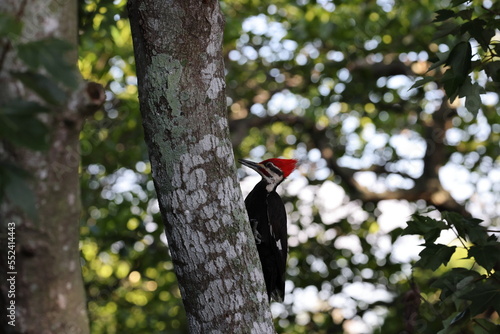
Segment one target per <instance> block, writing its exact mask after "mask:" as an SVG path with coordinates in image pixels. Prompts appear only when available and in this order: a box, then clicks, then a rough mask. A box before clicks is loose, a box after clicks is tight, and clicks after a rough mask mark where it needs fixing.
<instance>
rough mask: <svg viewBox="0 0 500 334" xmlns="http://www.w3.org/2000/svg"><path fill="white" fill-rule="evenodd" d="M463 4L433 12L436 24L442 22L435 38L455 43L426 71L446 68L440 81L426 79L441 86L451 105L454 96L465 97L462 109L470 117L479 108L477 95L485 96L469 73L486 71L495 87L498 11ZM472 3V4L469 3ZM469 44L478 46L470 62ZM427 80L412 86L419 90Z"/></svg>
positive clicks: (459, 3)
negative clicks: (447, 39)
mask: <svg viewBox="0 0 500 334" xmlns="http://www.w3.org/2000/svg"><path fill="white" fill-rule="evenodd" d="M464 3H466V1H452V3H451V4H450V8H449V9H441V10H438V11H436V14H437V15H436V18H435V20H434V21H435V22H441V23H442V24H441V26H440V28H439V30H438V32H437V34H436V37H437V39H443V38H446V37H452V40H451V43H452V44H455V45H454V46H453V48H452V49H451V51H449V52H446V53H443V54H441V55H438V57H439V60H437V61H436V62H434V64H433V65H432V66H431V67H430V68H429V71H431V70H435V69H437V68H438V67H439V66H441V65H444V66H448V69H447V70H446V71H445V73H444V75H443V76H442V77H440V78H435V77H428V78H429V79H431V80H436V81H437V82H439V83H441V84H442V85H443V88H444V90H445V92H446V95H447V96H448V98H449V99H450V101H451V102H453V101H454V100H455V99H456V98H457V97H464V98H466V102H465V107H466V108H467V110H469V111H470V112H471V113H473V114H477V112H478V111H479V109H480V107H481V98H480V95H481V94H483V93H485V90H484V88H483V87H481V86H480V85H479V84H478V83H477V82H473V81H472V80H473V79H472V78H471V75H470V74H471V73H473V72H477V71H479V70H485V71H486V73H487V74H488V75H489V77H490V78H492V81H493V84H494V86H496V87H498V84H499V83H500V81H499V80H498V79H499V77H498V64H499V62H498V59H499V58H498V57H499V55H500V54H499V53H498V51H499V50H498V45H499V44H498V41H495V40H494V39H493V37H494V36H495V30H498V29H499V27H500V25H499V24H498V22H497V20H496V19H495V17H496V16H497V15H498V13H497V12H496V10H497V8H489V9H488V8H485V7H484V6H483V7H478V6H477V7H476V6H472V5H464ZM468 3H469V4H472V2H468ZM471 42H473V43H474V44H476V43H477V44H478V45H477V46H475V47H474V51H475V54H474V57H476V58H478V59H479V60H476V61H474V62H473V61H472V53H473V52H472V46H471ZM425 83H426V81H418V82H417V83H416V84H415V85H414V87H420V86H421V85H423V84H425Z"/></svg>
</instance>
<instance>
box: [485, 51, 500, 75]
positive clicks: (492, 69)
mask: <svg viewBox="0 0 500 334" xmlns="http://www.w3.org/2000/svg"><path fill="white" fill-rule="evenodd" d="M497 45H499V46H500V44H497ZM495 48H496V47H495ZM499 48H500V47H499ZM498 52H499V53H500V50H498ZM485 71H486V74H488V75H489V76H490V77H491V79H492V80H493V81H494V82H497V83H498V82H500V61H492V62H489V63H487V64H486V66H485Z"/></svg>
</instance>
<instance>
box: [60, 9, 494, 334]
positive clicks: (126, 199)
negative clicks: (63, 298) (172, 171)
mask: <svg viewBox="0 0 500 334" xmlns="http://www.w3.org/2000/svg"><path fill="white" fill-rule="evenodd" d="M462 3H465V2H461V3H460V4H459V3H458V2H453V3H452V4H453V5H457V6H458V5H460V6H463V7H464V8H465V7H467V8H474V12H473V13H472V14H471V19H472V20H473V19H475V18H478V17H476V15H480V14H477V13H484V9H482V8H477V9H476V7H477V6H476V5H475V4H473V3H465V4H463V5H462ZM79 4H80V9H79V12H80V23H79V24H80V27H79V28H80V29H79V31H80V45H79V69H80V71H81V73H82V75H83V76H84V78H85V79H89V80H93V81H98V82H100V83H102V84H103V85H105V86H106V88H107V97H108V99H107V102H106V104H105V108H104V110H103V111H100V112H97V113H96V114H95V115H94V116H93V119H91V120H90V121H89V122H88V123H87V124H86V125H85V127H84V129H83V132H82V134H81V151H82V168H81V182H82V196H83V206H84V208H85V210H84V212H83V214H82V224H81V235H82V241H81V251H82V259H83V260H82V262H83V273H84V279H85V284H86V289H87V292H88V296H89V303H88V305H89V312H90V318H91V326H92V332H93V333H116V332H118V333H143V332H167V333H185V332H187V329H186V322H185V315H184V313H183V308H182V301H181V300H180V297H179V291H178V287H177V284H176V281H175V275H174V272H173V264H172V263H171V261H170V259H169V257H168V245H167V242H166V240H165V239H164V237H163V234H162V233H161V231H162V227H161V221H160V218H159V214H158V209H157V205H156V199H155V194H154V189H153V188H154V187H153V182H152V180H151V172H150V166H149V162H148V158H147V154H146V152H147V151H146V147H145V145H144V143H143V142H142V140H141V139H140V138H142V136H143V134H142V129H141V125H140V114H139V106H138V102H137V97H136V94H137V88H136V84H137V82H136V78H135V67H134V60H133V52H132V45H131V39H130V29H129V26H128V22H127V17H126V16H127V14H126V11H125V10H124V6H125V1H115V2H106V1H82V2H80V3H79ZM221 6H222V8H223V11H224V15H225V16H226V29H225V34H224V50H225V51H224V52H225V57H226V59H225V63H226V67H227V80H226V81H227V94H228V116H229V119H230V125H231V131H232V135H233V137H232V140H233V143H234V148H235V155H236V158H240V157H241V158H243V157H250V158H251V159H254V160H262V159H264V158H270V157H275V156H285V157H292V156H294V157H296V158H299V159H301V160H302V161H304V163H303V165H302V166H301V167H300V171H299V173H296V174H295V175H292V177H291V178H290V180H289V181H287V182H285V183H284V184H283V188H282V195H283V198H284V199H285V202H286V207H287V213H288V215H289V222H290V224H289V235H290V239H289V243H290V257H289V263H288V273H287V275H288V276H287V277H288V281H287V289H286V290H287V291H286V292H287V295H286V297H285V303H284V304H273V305H271V308H272V311H273V315H274V317H275V324H276V329H277V331H278V332H279V333H331V332H334V333H341V332H347V331H348V330H349V328H351V332H353V331H354V332H355V329H356V328H357V329H359V328H360V327H359V326H361V329H359V331H360V332H366V333H369V332H375V333H401V332H403V331H405V330H406V329H407V328H406V325H407V324H410V323H411V319H412V314H414V313H412V312H411V311H412V310H414V309H417V310H418V314H417V315H418V316H420V318H419V319H425V320H426V321H425V322H418V321H417V323H416V324H415V326H414V328H415V329H417V330H419V329H421V331H417V332H419V333H420V332H421V333H437V332H438V331H440V330H442V329H443V322H446V323H448V324H449V323H451V322H453V323H454V325H449V326H448V325H447V326H448V327H450V328H452V329H450V330H454V327H456V326H457V325H458V324H462V322H465V323H468V324H470V325H471V326H473V327H474V330H475V331H476V332H477V333H480V330H483V329H484V331H486V330H491V328H495V324H493V323H491V321H489V320H487V319H479V318H478V317H474V318H473V319H472V320H470V319H471V313H472V312H471V311H468V312H469V313H467V312H465V311H464V310H466V309H467V307H466V306H465V305H470V304H471V303H472V301H471V300H468V299H466V298H458V297H457V296H458V295H459V293H460V290H462V289H463V286H467V284H469V282H471V281H474V282H480V281H482V280H485V278H483V276H482V275H486V273H483V272H477V271H475V270H468V269H463V270H462V269H460V268H456V269H451V270H448V271H446V270H445V268H449V267H452V266H454V265H455V263H456V261H458V260H457V259H456V257H457V256H459V257H462V258H467V257H468V256H469V254H468V251H467V250H464V249H465V248H463V246H462V247H461V245H455V244H453V245H449V244H444V243H441V244H440V245H439V243H438V244H436V242H438V240H439V239H438V238H439V236H440V234H441V231H442V230H447V231H451V230H452V229H451V228H450V225H449V223H448V220H447V219H444V220H434V219H432V218H428V217H423V216H414V217H413V223H412V224H410V225H411V227H410V230H408V229H407V230H405V231H406V232H405V235H403V236H401V232H402V229H401V228H402V227H404V226H405V224H404V222H405V221H406V220H407V217H408V216H409V215H410V214H411V213H412V212H414V211H416V210H423V209H424V208H425V207H427V206H430V205H435V206H437V205H444V204H443V203H448V202H447V200H449V201H450V202H453V201H452V200H453V198H451V199H450V198H445V199H444V200H443V194H445V193H446V191H444V190H443V188H442V187H441V188H439V187H438V189H437V190H436V188H435V186H434V185H435V184H436V182H437V183H438V184H439V182H440V180H444V177H443V176H449V175H450V174H459V172H460V174H459V175H460V178H458V177H457V179H456V180H455V179H454V180H453V181H454V182H451V183H454V184H452V185H451V186H450V183H447V187H450V189H452V190H450V192H453V195H454V196H456V198H457V201H458V202H459V203H458V204H457V205H456V206H454V207H455V209H456V210H460V209H461V208H462V209H463V208H464V207H465V206H466V205H472V206H473V205H474V201H475V199H477V198H478V197H483V198H486V199H488V198H490V199H491V198H496V197H498V196H497V195H498V192H499V191H500V189H498V187H495V186H494V185H493V184H494V182H495V181H494V180H496V179H495V175H496V174H495V170H496V168H497V164H498V161H497V157H498V156H499V153H500V150H499V147H498V145H497V144H498V142H499V140H500V134H499V133H500V128H499V125H498V124H500V123H499V122H500V118H499V116H498V111H497V106H496V105H495V104H491V103H489V104H485V103H483V101H482V100H481V99H480V93H482V92H483V90H482V89H483V88H484V89H485V91H488V92H495V89H494V87H495V86H494V85H493V82H490V81H486V83H484V81H475V80H476V79H475V78H476V77H480V74H478V72H477V70H478V69H481V67H478V62H477V61H476V60H475V59H473V58H472V57H475V54H476V43H475V42H474V41H473V40H470V39H468V38H467V37H468V36H469V33H468V32H466V33H465V34H466V38H464V40H461V39H455V38H458V37H457V36H459V35H458V33H457V32H453V33H450V32H449V31H447V30H445V28H446V27H445V26H444V25H445V24H446V25H448V27H449V28H450V26H449V23H451V24H453V22H454V21H456V20H466V19H467V17H466V18H465V19H464V18H462V17H460V16H453V15H454V14H451V13H448V14H446V13H441V14H438V16H439V15H441V16H443V15H450V16H449V17H448V18H447V19H444V17H443V19H444V20H445V21H441V22H442V24H443V27H442V29H440V30H439V31H438V33H437V34H435V33H436V29H435V25H432V24H431V22H432V20H433V19H434V17H436V14H435V11H437V10H440V9H442V2H441V1H426V2H418V1H407V2H400V3H397V4H396V3H393V2H391V1H369V2H367V1H361V0H355V1H348V2H347V1H307V0H298V1H290V0H277V1H272V2H271V1H263V0H252V1H243V0H225V1H222V2H221ZM493 6H496V4H494V5H493ZM449 10H450V11H453V12H454V13H455V12H457V9H456V8H455V7H451V9H449ZM489 10H491V11H497V9H496V8H495V7H491V8H490V9H489ZM476 12H477V13H476ZM481 15H482V14H481ZM481 19H483V20H484V21H485V22H487V23H488V24H493V23H492V22H491V21H489V19H488V18H487V17H486V16H485V17H481ZM463 23H465V21H463V22H462V21H460V24H463ZM479 23H481V22H479ZM438 24H441V23H439V22H438ZM475 24H478V23H477V22H476V23H475ZM450 31H451V30H450ZM439 34H441V37H439ZM433 35H436V37H438V38H439V39H434V40H433V39H432V36H433ZM462 42H463V43H462ZM459 43H462V44H460V46H457V45H459ZM464 43H468V44H469V45H470V48H471V61H470V65H468V64H469V62H468V61H467V59H466V58H465V56H466V55H467V54H468V46H467V44H464ZM455 47H456V49H455V51H454V55H453V57H451V59H450V57H449V55H450V54H451V50H453V49H454V48H455ZM481 52H484V51H482V49H481ZM434 58H435V59H436V62H434V64H432V63H431V62H430V59H434ZM496 63H497V61H494V59H491V61H488V62H486V63H483V65H484V67H485V68H486V67H488V68H489V69H488V71H487V73H488V75H489V76H491V77H492V78H493V77H494V76H495V75H496V77H500V71H498V69H499V68H497V67H496V65H495V64H496ZM445 64H447V65H445ZM460 64H465V65H467V66H470V68H469V69H468V72H467V73H465V72H464V71H463V70H462V69H461V68H460ZM444 66H446V67H447V68H444ZM429 68H431V69H430V70H429ZM452 68H453V71H452V70H451V69H452ZM428 70H429V72H427V71H428ZM447 70H448V71H451V72H450V73H449V74H448V76H450V78H451V79H450V81H449V82H448V84H450V85H452V86H453V85H455V90H451V88H450V89H449V91H450V94H451V93H455V94H458V95H457V97H460V96H464V95H466V96H467V98H466V102H465V103H466V104H467V103H473V102H474V101H475V102H476V103H478V105H479V107H480V109H479V110H480V111H481V112H477V113H472V111H473V110H474V109H473V108H472V109H471V110H468V109H470V107H469V106H468V105H467V106H466V107H464V106H460V105H458V101H455V102H454V104H453V106H450V105H449V104H448V103H446V101H445V100H446V99H444V98H443V96H444V94H445V93H446V92H447V91H444V90H443V88H442V87H441V86H442V85H443V83H441V81H440V80H441V79H442V78H443V77H444V73H446V72H445V71H447ZM426 72H427V75H429V76H431V77H425V75H426ZM471 73H472V74H471ZM416 77H417V78H421V80H423V81H420V83H421V84H422V85H416V84H415V85H414V87H413V88H412V89H410V87H411V85H412V84H413V83H414V81H415V78H416ZM51 79H53V78H51ZM459 79H460V80H463V81H459ZM436 82H437V83H436ZM471 92H472V93H471ZM471 96H472V97H471ZM403 144H406V145H403ZM449 166H452V167H454V168H455V169H454V170H453V172H449V170H448V172H442V173H441V170H443V171H444V168H445V167H449ZM457 170H458V172H457ZM438 171H439V174H440V175H437V174H438ZM240 172H241V171H240ZM241 173H243V172H241ZM241 175H242V176H243V174H241ZM354 175H356V176H355V177H354ZM464 175H465V176H464ZM366 179H368V180H369V181H368V182H363V180H366ZM245 180H246V179H243V183H246V181H245ZM463 180H466V181H463ZM443 184H444V182H443ZM457 184H458V185H462V188H459V190H454V189H453V186H454V185H457ZM484 184H486V185H488V184H489V187H487V186H484ZM252 185H253V184H252ZM480 185H482V186H481V187H480ZM468 187H470V188H472V189H473V191H472V193H473V194H477V196H472V195H471V194H468V195H463V194H464V193H467V192H465V191H464V190H463V189H464V188H465V189H469V188H468ZM480 189H487V190H485V191H484V192H482V193H481V192H480ZM429 194H430V195H429ZM410 195H411V196H410ZM483 195H484V196H483ZM472 197H474V198H475V199H472V200H471V198H472ZM435 198H438V199H440V200H439V201H437V200H436V201H434V199H435ZM455 203H456V202H455ZM495 203H497V202H495V201H494V200H493V204H491V203H490V204H487V205H483V206H482V207H481V208H482V210H484V211H482V213H483V214H484V215H485V216H487V217H488V218H489V219H490V223H491V224H494V222H495V219H496V217H497V216H498V213H496V211H495V209H494V208H495V205H496V204H495ZM396 206H397V208H398V210H396V209H394V208H395V207H396ZM401 207H404V208H405V209H403V210H402V211H401V210H400V209H401ZM476 212H477V211H476ZM450 217H452V218H450V220H452V221H453V230H456V231H457V233H460V235H463V236H464V237H462V238H463V240H465V241H464V242H466V243H467V244H468V243H469V242H471V243H473V244H471V245H469V246H468V247H469V249H474V248H473V247H474V246H475V245H476V244H477V245H479V244H480V243H479V242H477V240H483V239H482V238H484V236H485V233H484V228H483V227H481V225H479V224H476V223H475V222H474V221H473V220H470V219H469V218H467V219H465V218H462V215H460V214H459V215H454V214H451V216H450ZM398 222H399V223H398ZM421 225H422V226H421ZM458 231H460V232H458ZM409 232H412V234H413V233H416V234H419V235H422V236H423V237H424V240H425V242H426V244H427V245H429V246H430V245H435V246H436V249H440V250H441V252H440V254H439V256H437V257H436V259H434V258H433V257H432V256H431V255H434V254H429V256H427V257H426V256H424V259H426V258H427V260H426V261H427V262H425V261H423V262H421V263H420V265H421V266H420V267H419V269H416V270H414V271H413V279H414V281H415V284H414V286H415V287H412V282H411V280H410V279H409V278H408V277H409V276H410V275H411V271H410V270H409V269H408V268H409V265H408V262H409V261H410V259H411V257H410V258H405V257H404V256H402V255H400V254H399V253H405V250H406V249H407V248H408V249H409V248H412V246H411V244H412V240H414V239H411V238H412V235H409V234H410V233H409ZM483 241H484V243H485V245H488V247H490V245H489V244H488V243H489V242H491V240H490V241H487V239H486V240H483ZM481 245H482V244H481ZM453 247H456V248H453ZM480 249H482V250H484V249H485V248H480ZM452 251H454V253H453V255H451V257H450V256H449V255H450V253H451V252H452ZM417 253H418V252H417ZM480 253H481V252H480V251H479V249H478V250H477V251H476V250H473V251H472V254H471V255H470V258H469V259H464V260H462V261H469V262H470V263H472V262H474V261H478V263H479V262H481V263H482V264H478V265H477V266H484V268H487V267H488V266H491V265H492V264H491V263H492V262H491V261H485V260H484V259H481V255H480ZM415 255H416V254H415ZM469 262H467V263H469ZM445 263H446V264H447V267H445V266H444V264H445ZM427 266H431V267H432V268H435V267H438V268H437V270H436V271H435V272H432V271H431V270H422V268H428V267H427ZM484 270H486V269H484ZM448 273H451V274H448ZM449 275H451V276H449ZM441 277H443V280H440V278H441ZM438 278H439V280H438ZM430 282H432V285H431V284H430ZM435 284H437V285H435ZM417 285H418V286H419V287H420V288H421V289H422V291H419V290H418V287H417ZM437 289H440V290H441V294H440V295H439V294H438V293H437V292H436V290H437ZM420 294H422V296H423V297H424V298H425V299H426V301H427V302H425V303H424V304H422V305H421V306H420ZM445 296H446V297H447V298H445ZM415 297H416V298H415ZM440 298H443V299H445V300H446V303H443V302H442V301H441V299H440ZM454 303H457V305H458V304H460V305H462V304H463V305H464V306H463V307H462V308H458V307H457V306H455V305H454ZM415 305H417V306H415ZM460 305H459V306H460ZM418 306H420V308H418ZM436 309H437V310H436ZM438 311H439V312H438ZM472 317H473V316H472ZM419 319H417V320H419ZM419 324H422V325H421V326H420V327H418V325H419ZM354 326H358V327H354ZM424 327H425V328H424ZM352 328H355V329H354V330H352Z"/></svg>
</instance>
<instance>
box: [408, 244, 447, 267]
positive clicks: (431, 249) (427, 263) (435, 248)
mask: <svg viewBox="0 0 500 334" xmlns="http://www.w3.org/2000/svg"><path fill="white" fill-rule="evenodd" d="M456 248H457V247H456V246H451V247H450V246H446V245H441V244H431V245H425V248H424V250H422V251H421V252H420V253H419V254H418V255H419V256H420V260H418V261H417V262H416V263H415V267H420V268H424V269H430V270H433V271H434V270H436V269H437V268H439V266H440V265H442V264H443V265H446V264H447V263H448V261H450V258H451V256H452V255H453V253H455V249H456Z"/></svg>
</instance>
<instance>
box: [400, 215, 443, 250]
mask: <svg viewBox="0 0 500 334" xmlns="http://www.w3.org/2000/svg"><path fill="white" fill-rule="evenodd" d="M412 218H413V220H410V221H409V222H408V223H407V224H408V227H406V228H405V229H404V230H403V233H402V235H407V234H419V235H421V236H423V237H424V239H425V242H426V244H427V243H432V242H434V241H436V239H437V238H438V237H439V235H440V234H441V231H442V230H445V229H447V228H448V227H447V226H446V224H445V223H444V222H442V221H438V220H435V219H432V218H430V217H426V216H420V215H413V216H412Z"/></svg>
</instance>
